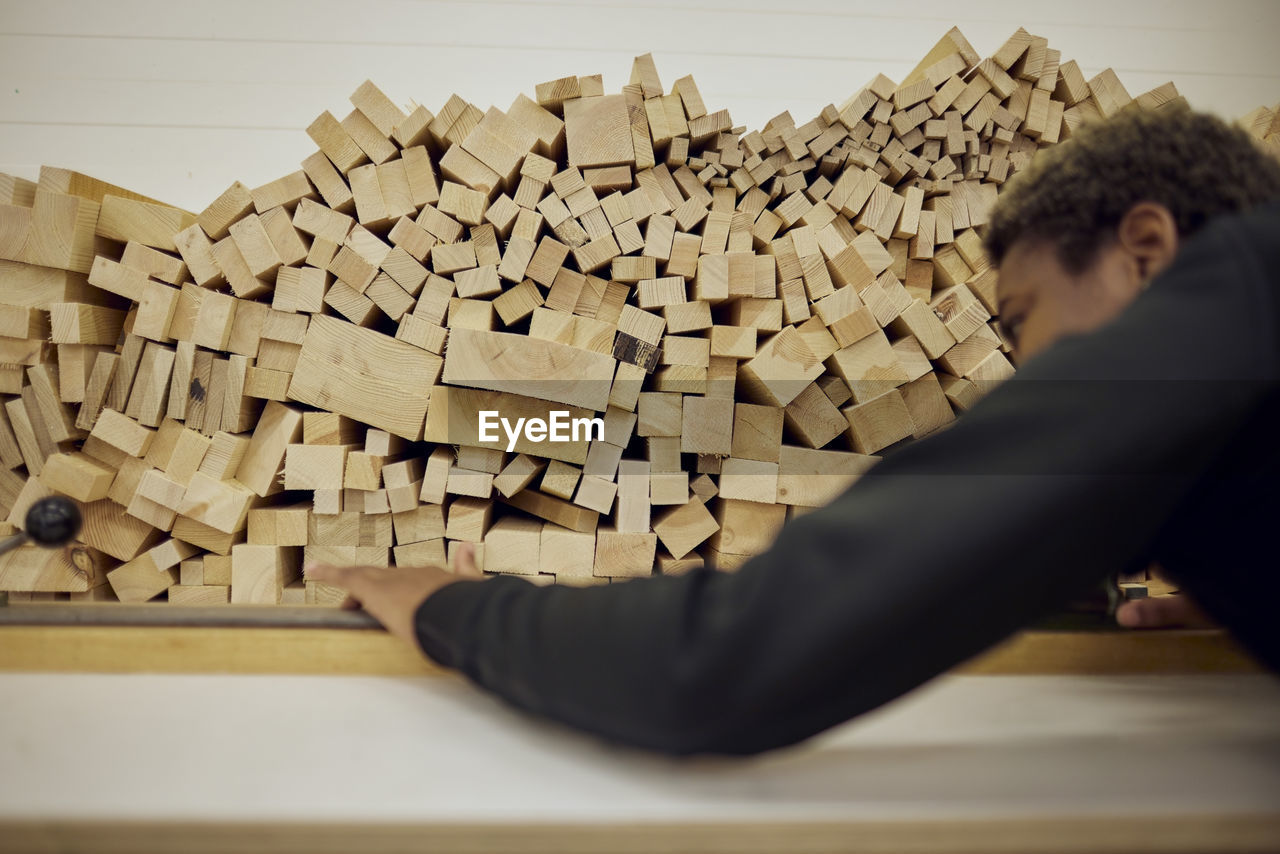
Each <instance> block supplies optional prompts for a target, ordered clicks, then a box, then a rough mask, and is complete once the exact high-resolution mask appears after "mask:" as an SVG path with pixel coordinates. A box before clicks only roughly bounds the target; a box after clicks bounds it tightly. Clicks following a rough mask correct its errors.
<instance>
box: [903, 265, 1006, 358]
mask: <svg viewBox="0 0 1280 854" xmlns="http://www.w3.org/2000/svg"><path fill="white" fill-rule="evenodd" d="M936 270H937V267H935V271H936ZM929 308H930V309H932V310H933V313H934V314H935V315H936V316H937V317H938V319H939V320H940V321H942V325H943V326H945V327H946V328H947V331H948V332H950V333H951V334H952V336H953V337H954V338H955V340H957V341H963V340H964V339H966V338H968V337H969V336H970V335H972V334H973V333H974V331H975V330H977V328H978V327H979V326H983V325H985V324H986V323H987V321H989V320H990V319H991V313H990V312H988V311H987V310H986V308H984V307H983V305H982V303H981V302H979V301H978V299H977V298H976V297H975V296H974V295H973V292H972V291H970V290H969V289H968V288H967V287H966V286H965V285H963V284H957V285H954V286H953V287H948V288H946V289H945V290H942V291H940V292H938V293H937V295H936V296H935V297H934V298H933V301H932V302H931V303H930V304H929ZM917 337H918V336H917ZM921 343H922V345H923V342H921Z"/></svg>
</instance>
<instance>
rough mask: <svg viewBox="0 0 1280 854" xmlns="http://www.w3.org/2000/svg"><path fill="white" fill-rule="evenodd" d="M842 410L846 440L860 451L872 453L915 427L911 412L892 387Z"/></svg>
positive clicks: (913, 431)
mask: <svg viewBox="0 0 1280 854" xmlns="http://www.w3.org/2000/svg"><path fill="white" fill-rule="evenodd" d="M855 399H856V397H855ZM842 411H843V412H844V415H845V417H846V418H847V419H848V420H849V439H850V442H851V443H852V444H853V448H854V450H855V451H857V452H858V453H860V454H874V453H876V452H877V451H880V450H881V449H883V448H886V447H888V446H889V445H892V444H894V443H895V442H899V441H901V440H902V439H905V438H907V437H908V436H911V435H912V434H913V433H915V430H916V427H915V423H914V422H913V421H912V420H911V412H910V410H909V409H908V408H907V405H906V402H905V401H904V400H903V398H902V394H901V393H900V392H899V391H898V390H897V389H896V388H895V389H890V390H889V391H885V392H884V393H882V394H880V395H878V396H876V397H872V398H870V399H868V400H866V401H863V402H860V403H857V404H854V405H853V406H847V407H845V408H844V409H843V410H842Z"/></svg>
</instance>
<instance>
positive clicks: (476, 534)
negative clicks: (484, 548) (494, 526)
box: [445, 498, 493, 543]
mask: <svg viewBox="0 0 1280 854" xmlns="http://www.w3.org/2000/svg"><path fill="white" fill-rule="evenodd" d="M492 518H493V504H492V502H489V501H486V500H484V499H480V498H457V499H454V500H453V502H452V503H450V505H449V508H448V522H447V524H446V526H445V536H446V537H448V538H449V539H451V540H462V541H464V542H471V543H480V542H483V541H484V535H485V532H486V531H487V530H488V528H489V525H490V522H491V520H492Z"/></svg>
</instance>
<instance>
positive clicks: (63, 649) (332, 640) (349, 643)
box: [0, 625, 1261, 676]
mask: <svg viewBox="0 0 1280 854" xmlns="http://www.w3.org/2000/svg"><path fill="white" fill-rule="evenodd" d="M1260 670H1261V667H1260V666H1259V665H1258V664H1257V662H1256V661H1255V660H1254V659H1252V658H1250V657H1249V656H1248V655H1247V654H1246V653H1244V652H1243V651H1242V650H1241V649H1240V648H1239V647H1238V646H1237V645H1236V644H1235V643H1234V642H1233V641H1232V640H1231V639H1230V638H1229V637H1228V636H1227V635H1226V634H1225V633H1223V632H1219V631H1159V632H1127V631H1114V632H1111V631H1108V632H1099V631H1025V632H1021V633H1019V634H1017V635H1014V636H1013V637H1012V638H1010V639H1009V640H1007V641H1005V642H1004V643H1002V644H1000V645H998V646H996V647H995V648H993V649H991V650H989V651H988V652H986V653H983V654H982V655H980V656H977V657H976V658H974V659H971V660H970V661H968V662H965V663H964V664H962V665H960V666H959V667H958V668H956V672H959V673H965V674H979V675H994V674H1023V675H1031V674H1133V673H1249V672H1258V671H1260ZM4 671H7V672H39V671H43V672H57V673H70V672H80V673H276V674H287V673H293V674H313V675H315V674H330V675H336V674H348V675H357V674H358V675H377V676H422V675H431V674H440V673H443V672H444V671H443V670H441V669H440V668H439V667H437V666H436V665H434V664H433V663H432V662H430V661H429V660H428V659H426V658H425V657H424V656H422V655H421V654H419V653H418V651H417V650H414V649H412V648H411V647H409V646H408V645H407V644H405V643H402V642H401V641H399V640H397V639H395V638H393V637H392V636H390V635H388V634H387V633H386V632H384V631H383V630H382V629H380V628H315V627H302V628H299V627H289V626H276V627H269V628H262V627H246V626H182V627H176V626H94V625H66V626H41V625H0V672H4Z"/></svg>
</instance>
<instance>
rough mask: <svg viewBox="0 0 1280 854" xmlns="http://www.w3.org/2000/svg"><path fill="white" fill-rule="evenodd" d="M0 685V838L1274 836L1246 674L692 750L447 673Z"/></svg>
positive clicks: (357, 847) (963, 680) (156, 844)
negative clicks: (620, 736)
mask: <svg viewBox="0 0 1280 854" xmlns="http://www.w3.org/2000/svg"><path fill="white" fill-rule="evenodd" d="M0 695H3V696H4V697H5V698H6V700H5V703H3V704H0V751H3V754H4V755H5V756H6V757H7V759H6V765H5V770H6V773H5V774H4V775H3V776H0V850H21V851H32V850H35V851H54V850H57V851H121V852H123V851H129V852H148V851H177V850H181V851H213V850H236V851H253V850H260V851H322V852H323V851H390V850H407V851H415V850H422V851H467V852H481V851H486V852H501V851H512V852H587V851H625V852H639V851H673V850H674V851H682V852H717V854H719V852H724V854H728V852H773V851H778V852H788V854H791V852H814V854H816V852H843V851H849V852H853V851H871V852H890V851H894V852H931V851H939V852H959V851H967V852H1005V851H1046V852H1047V851H1053V852H1085V851H1088V852H1120V851H1136V852H1164V851H1170V852H1191V851H1242V852H1252V851H1259V852H1261V851H1274V850H1276V848H1277V847H1278V846H1280V811H1278V810H1277V805H1280V797H1278V795H1280V723H1278V722H1277V718H1276V716H1275V714H1274V711H1275V708H1276V705H1277V703H1280V686H1277V684H1276V682H1275V681H1274V680H1272V679H1270V678H1268V677H1265V676H1258V675H1237V676H1223V675H1216V676H1145V677H1117V676H1113V677H1101V676H1094V677H1071V676H1056V677H1023V678H1018V679H1008V678H1005V677H982V676H946V677H942V678H940V679H938V680H936V681H934V682H932V683H930V684H929V685H927V686H925V687H924V688H922V689H920V690H918V691H916V692H914V693H912V694H910V695H908V696H907V697H905V698H903V699H902V700H899V701H897V702H895V703H893V704H890V705H889V706H886V707H885V708H883V709H880V710H877V711H876V712H873V713H871V714H869V715H866V716H864V717H861V718H859V719H856V720H854V721H851V722H849V723H846V724H842V725H840V726H837V727H835V728H834V729H832V730H829V731H828V732H826V733H823V734H821V735H819V736H817V737H815V738H813V739H810V740H809V741H807V742H805V743H803V744H800V745H797V746H795V747H792V748H787V749H783V750H777V751H773V752H770V753H767V754H763V755H760V756H755V757H747V758H741V759H732V758H712V757H701V758H694V759H687V760H676V759H669V758H665V757H660V756H654V755H650V754H645V753H640V752H636V751H632V750H627V749H622V748H619V747H616V746H612V745H608V744H604V743H601V742H600V741H598V740H596V739H594V738H592V737H588V736H583V735H580V734H578V733H575V732H570V731H568V730H565V729H563V728H561V727H557V726H552V725H549V724H547V723H545V722H541V721H538V720H535V719H533V718H530V717H527V716H525V715H523V714H521V713H519V712H517V711H515V710H512V709H510V708H509V707H507V706H506V705H505V704H502V703H500V702H497V701H495V700H494V699H493V698H491V697H489V696H487V695H484V694H483V693H481V692H479V691H476V690H475V689H474V688H472V687H471V686H469V685H467V684H466V683H464V682H463V681H462V680H459V679H432V678H425V679H424V678H385V677H351V676H347V677H341V676H288V677H286V676H271V677H264V676H194V675H188V676H173V675H149V674H138V675H124V676H122V675H103V674H81V675H55V674H0ZM193 769H198V773H193Z"/></svg>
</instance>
